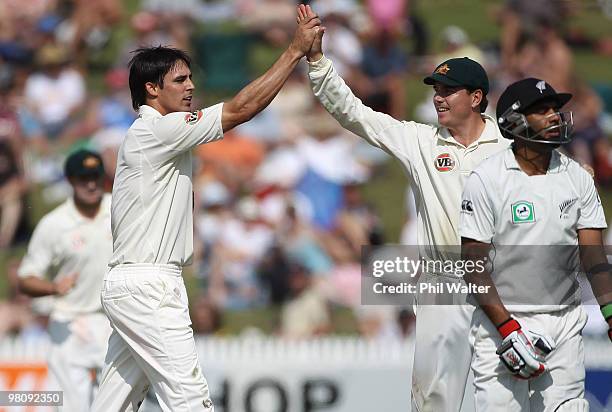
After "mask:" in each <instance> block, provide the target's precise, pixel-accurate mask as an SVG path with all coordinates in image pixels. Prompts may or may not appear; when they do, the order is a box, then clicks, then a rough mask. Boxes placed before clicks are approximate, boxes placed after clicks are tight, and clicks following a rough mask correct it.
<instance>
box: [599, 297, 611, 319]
mask: <svg viewBox="0 0 612 412" xmlns="http://www.w3.org/2000/svg"><path fill="white" fill-rule="evenodd" d="M601 314H602V315H603V317H604V319H605V320H606V322H607V321H608V320H610V318H612V302H611V303H608V304H606V305H601Z"/></svg>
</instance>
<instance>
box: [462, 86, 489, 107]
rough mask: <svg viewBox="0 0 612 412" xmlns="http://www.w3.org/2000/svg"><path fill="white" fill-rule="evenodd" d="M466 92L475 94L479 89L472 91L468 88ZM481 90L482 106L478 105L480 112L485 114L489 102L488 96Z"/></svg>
mask: <svg viewBox="0 0 612 412" xmlns="http://www.w3.org/2000/svg"><path fill="white" fill-rule="evenodd" d="M466 90H467V91H468V93H474V92H475V91H476V90H478V89H471V88H469V87H468V88H467V89H466ZM480 90H481V91H482V100H481V101H480V105H478V110H480V113H484V112H485V111H486V110H487V107H488V106H489V100H488V99H487V95H486V94H485V93H484V90H482V89H480Z"/></svg>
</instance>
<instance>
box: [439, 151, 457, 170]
mask: <svg viewBox="0 0 612 412" xmlns="http://www.w3.org/2000/svg"><path fill="white" fill-rule="evenodd" d="M434 166H436V169H438V172H450V171H451V170H453V169H454V168H455V161H454V160H453V158H452V157H451V155H450V154H448V153H442V154H441V155H439V156H438V157H436V159H435V160H434Z"/></svg>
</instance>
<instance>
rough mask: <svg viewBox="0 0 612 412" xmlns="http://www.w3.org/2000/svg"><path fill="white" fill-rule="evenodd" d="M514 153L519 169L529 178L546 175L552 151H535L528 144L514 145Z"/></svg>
mask: <svg viewBox="0 0 612 412" xmlns="http://www.w3.org/2000/svg"><path fill="white" fill-rule="evenodd" d="M512 151H513V152H514V157H515V158H516V162H517V163H518V165H519V167H520V168H521V170H522V171H523V172H525V173H527V175H528V176H534V175H545V174H546V172H547V171H548V166H549V165H550V159H551V156H552V150H546V149H544V150H535V149H534V148H532V147H529V146H528V145H526V144H523V143H519V144H516V143H514V144H513V145H512Z"/></svg>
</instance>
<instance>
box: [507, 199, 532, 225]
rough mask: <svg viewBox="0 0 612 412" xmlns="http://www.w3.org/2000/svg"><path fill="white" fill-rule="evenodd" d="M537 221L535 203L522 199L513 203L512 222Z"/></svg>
mask: <svg viewBox="0 0 612 412" xmlns="http://www.w3.org/2000/svg"><path fill="white" fill-rule="evenodd" d="M533 222H535V210H534V207H533V203H531V202H528V201H526V200H521V201H520V202H516V203H513V204H512V223H533Z"/></svg>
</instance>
